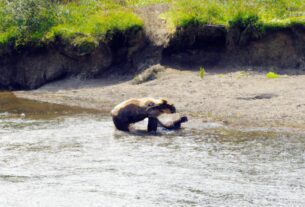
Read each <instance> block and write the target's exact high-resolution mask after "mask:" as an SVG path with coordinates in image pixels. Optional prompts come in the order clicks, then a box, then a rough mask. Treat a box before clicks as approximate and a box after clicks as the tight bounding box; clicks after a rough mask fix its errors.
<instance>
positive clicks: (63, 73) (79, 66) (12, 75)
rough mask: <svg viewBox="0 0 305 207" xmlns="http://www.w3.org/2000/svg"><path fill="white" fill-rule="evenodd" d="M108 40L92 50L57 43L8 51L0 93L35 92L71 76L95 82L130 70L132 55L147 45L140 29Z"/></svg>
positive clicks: (2, 65) (1, 66)
mask: <svg viewBox="0 0 305 207" xmlns="http://www.w3.org/2000/svg"><path fill="white" fill-rule="evenodd" d="M107 39H108V40H106V41H105V42H100V43H98V45H97V46H96V47H93V48H91V47H90V45H86V44H85V45H81V46H73V45H71V44H69V43H67V42H65V41H64V40H61V39H58V40H56V41H55V42H54V43H50V44H49V45H43V46H40V47H29V46H27V47H23V48H19V49H18V50H16V49H14V50H11V51H7V52H6V53H5V54H3V55H2V57H1V59H0V73H1V76H0V89H34V88H38V87H40V86H42V85H43V84H45V83H48V82H51V81H54V80H59V79H64V78H67V77H70V76H80V77H82V78H94V77H96V76H98V75H100V74H102V73H104V72H106V71H107V70H109V69H110V68H112V69H113V70H115V68H116V67H117V66H118V65H120V69H129V68H130V67H129V64H130V63H131V57H132V56H133V53H134V52H136V51H137V50H139V48H141V47H143V45H145V42H146V39H145V35H144V33H143V31H142V30H141V29H139V28H135V29H130V30H128V31H125V32H117V33H115V34H113V35H111V37H109V38H107Z"/></svg>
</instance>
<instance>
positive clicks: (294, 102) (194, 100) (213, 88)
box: [14, 66, 305, 132]
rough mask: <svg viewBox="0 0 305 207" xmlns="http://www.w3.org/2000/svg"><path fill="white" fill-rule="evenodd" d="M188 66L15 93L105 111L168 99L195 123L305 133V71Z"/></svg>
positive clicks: (59, 82) (51, 85)
mask: <svg viewBox="0 0 305 207" xmlns="http://www.w3.org/2000/svg"><path fill="white" fill-rule="evenodd" d="M159 67H160V68H162V66H159ZM183 69H184V70H183ZM183 69H181V68H180V69H177V68H169V67H164V69H162V70H160V71H159V72H158V73H157V75H156V77H157V78H156V79H155V80H152V81H148V82H144V83H142V84H135V81H134V80H133V79H132V76H129V75H121V76H118V75H113V77H111V76H110V77H109V76H108V75H107V76H106V77H105V78H101V79H95V80H80V79H77V78H71V79H69V80H64V81H58V82H54V83H50V84H48V85H45V86H43V87H42V88H40V89H37V90H33V91H16V92H14V94H15V95H16V96H17V97H21V98H26V99H32V100H38V101H43V102H49V103H58V104H64V105H69V106H80V107H84V108H90V109H98V110H101V111H103V112H107V111H108V112H109V111H110V110H111V109H112V107H114V106H115V105H116V104H118V103H119V102H121V101H124V100H126V99H128V98H134V97H146V96H151V97H166V98H168V99H169V100H171V101H172V102H174V103H175V104H176V106H177V108H178V110H179V112H181V113H183V114H186V115H188V116H190V119H191V122H190V123H193V124H200V123H203V122H216V123H218V124H220V125H223V126H225V127H230V128H235V129H243V130H245V129H246V130H247V129H256V130H257V129H258V130H260V129H263V130H278V131H281V130H289V131H291V130H292V131H300V132H304V131H305V100H304V96H305V85H304V82H305V74H304V73H302V72H300V71H298V70H287V71H284V70H282V71H281V73H283V74H284V73H285V72H289V74H288V75H282V76H281V77H280V78H277V79H268V78H266V71H262V72H254V71H253V70H248V68H241V69H240V70H238V69H235V70H233V69H230V68H227V69H218V68H207V69H206V74H205V76H204V78H203V79H201V78H200V77H199V72H198V70H197V69H195V68H183ZM249 69H250V68H249Z"/></svg>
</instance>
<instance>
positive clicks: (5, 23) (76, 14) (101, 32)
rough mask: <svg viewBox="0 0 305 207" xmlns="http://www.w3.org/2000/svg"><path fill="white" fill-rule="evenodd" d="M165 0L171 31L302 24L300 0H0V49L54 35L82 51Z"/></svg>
mask: <svg viewBox="0 0 305 207" xmlns="http://www.w3.org/2000/svg"><path fill="white" fill-rule="evenodd" d="M156 3H158V4H160V3H166V4H168V5H170V10H169V11H168V12H166V13H164V14H162V15H161V17H162V18H165V19H166V20H167V22H168V25H169V29H171V28H173V31H174V30H175V29H176V28H179V27H186V26H188V25H205V24H221V25H225V26H227V27H237V28H239V29H241V30H244V29H246V28H247V29H248V30H250V32H251V33H253V34H254V35H255V37H260V36H261V35H262V32H263V31H264V30H266V29H278V28H283V27H289V26H293V25H305V4H304V3H303V0H52V1H51V0H48V1H46V0H9V1H8V0H0V52H2V51H3V50H5V49H6V48H11V47H13V48H18V47H20V46H23V45H44V44H49V43H50V42H54V41H56V40H58V39H60V40H62V41H65V42H66V43H68V44H72V45H73V46H76V47H79V48H80V50H81V51H84V53H86V52H89V51H90V50H92V49H94V48H95V47H97V46H98V44H99V42H100V41H105V40H107V38H111V34H113V33H115V32H116V31H126V30H129V29H132V28H135V29H139V28H141V27H142V26H143V21H142V20H141V19H140V18H139V17H138V16H137V15H136V14H135V12H134V8H135V7H142V6H147V5H150V4H156Z"/></svg>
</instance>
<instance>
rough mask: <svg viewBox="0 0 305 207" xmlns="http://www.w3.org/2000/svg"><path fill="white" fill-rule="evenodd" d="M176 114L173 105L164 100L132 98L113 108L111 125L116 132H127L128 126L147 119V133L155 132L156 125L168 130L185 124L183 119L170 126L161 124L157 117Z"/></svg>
mask: <svg viewBox="0 0 305 207" xmlns="http://www.w3.org/2000/svg"><path fill="white" fill-rule="evenodd" d="M173 113H176V108H175V106H174V105H173V104H169V103H168V101H167V100H165V99H155V98H133V99H129V100H127V101H124V102H122V103H120V104H119V105H117V106H116V107H114V109H113V110H112V111H111V115H112V119H113V123H114V125H115V127H116V128H117V129H118V130H121V131H129V125H130V124H133V123H136V122H139V121H142V120H144V119H145V118H148V127H147V130H148V131H149V132H151V131H156V130H157V127H158V124H159V125H161V126H163V127H165V128H168V129H175V128H180V124H181V123H182V122H185V121H186V120H185V117H182V118H181V119H180V120H174V121H173V122H172V123H171V124H166V123H161V122H160V121H159V120H158V117H159V116H160V115H161V114H173Z"/></svg>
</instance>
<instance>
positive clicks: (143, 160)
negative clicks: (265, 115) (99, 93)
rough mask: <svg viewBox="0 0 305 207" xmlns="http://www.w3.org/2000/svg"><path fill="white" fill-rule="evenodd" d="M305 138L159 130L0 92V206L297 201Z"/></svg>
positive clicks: (194, 127)
mask: <svg viewBox="0 0 305 207" xmlns="http://www.w3.org/2000/svg"><path fill="white" fill-rule="evenodd" d="M304 175H305V137H304V136H302V135H296V134H289V133H275V132H274V133H273V132H264V131H244V132H241V131H233V130H228V129H226V128H224V127H220V126H218V125H215V124H212V123H210V124H209V123H196V122H192V121H191V122H190V123H188V124H187V125H186V126H185V129H183V130H181V131H179V132H167V131H161V132H159V134H158V135H157V136H152V135H150V136H148V135H144V134H126V133H121V132H117V131H115V130H114V129H113V125H112V122H111V119H110V118H109V116H108V114H102V113H98V112H95V111H87V110H82V109H78V108H68V107H64V106H59V105H50V104H41V103H37V102H32V101H26V100H22V99H16V98H15V97H14V96H13V95H11V94H8V93H2V94H0V206H1V207H2V206H3V207H21V206H22V207H23V206H30V207H54V206H56V207H68V206H69V207H70V206H73V207H86V206H88V207H95V206H96V207H97V206H98V207H104V206H285V207H286V206H305V177H304Z"/></svg>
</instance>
